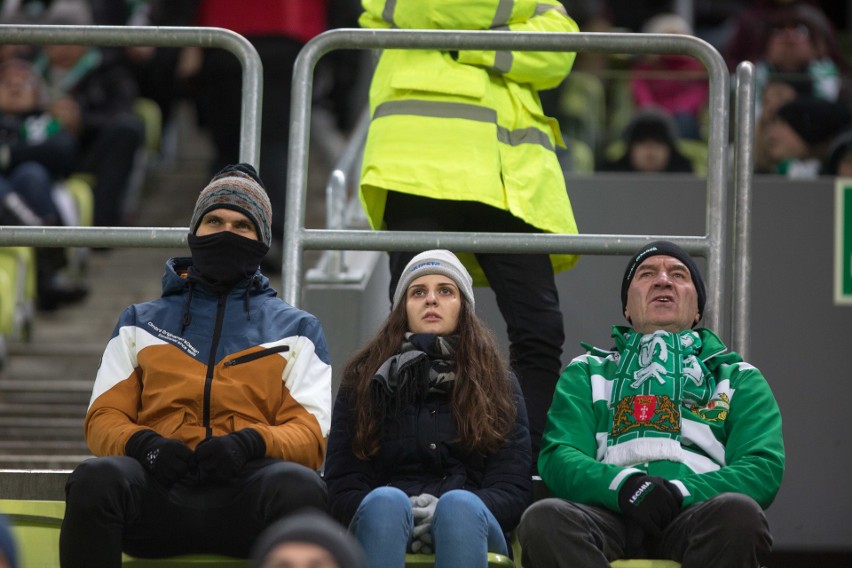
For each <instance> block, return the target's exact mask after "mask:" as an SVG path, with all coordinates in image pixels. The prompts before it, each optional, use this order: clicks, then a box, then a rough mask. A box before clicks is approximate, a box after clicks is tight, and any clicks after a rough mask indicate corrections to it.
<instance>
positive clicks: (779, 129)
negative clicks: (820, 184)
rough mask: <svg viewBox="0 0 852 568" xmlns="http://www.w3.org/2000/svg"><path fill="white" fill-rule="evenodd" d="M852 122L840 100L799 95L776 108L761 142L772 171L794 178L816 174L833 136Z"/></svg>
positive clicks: (827, 153)
mask: <svg viewBox="0 0 852 568" xmlns="http://www.w3.org/2000/svg"><path fill="white" fill-rule="evenodd" d="M850 124H852V113H850V111H849V109H848V108H847V107H846V106H845V105H843V104H841V103H835V102H829V101H826V100H823V99H819V98H816V97H812V96H799V97H796V98H795V99H793V100H792V101H790V102H788V103H787V104H785V105H783V106H782V107H781V108H779V109H778V112H777V113H776V116H775V119H774V120H773V121H772V122H771V123H770V124H769V126H768V128H767V129H766V134H765V139H764V142H763V144H764V145H765V148H766V154H767V156H768V158H769V159H770V160H771V162H772V163H773V164H774V173H779V174H784V175H787V176H788V177H795V178H813V177H816V176H817V175H819V173H820V170H821V169H822V165H823V162H825V161H826V160H827V159H828V157H829V150H830V146H831V142H832V140H833V139H834V137H835V136H837V135H838V134H839V133H841V132H842V131H843V130H845V129H846V128H848V127H849V126H850Z"/></svg>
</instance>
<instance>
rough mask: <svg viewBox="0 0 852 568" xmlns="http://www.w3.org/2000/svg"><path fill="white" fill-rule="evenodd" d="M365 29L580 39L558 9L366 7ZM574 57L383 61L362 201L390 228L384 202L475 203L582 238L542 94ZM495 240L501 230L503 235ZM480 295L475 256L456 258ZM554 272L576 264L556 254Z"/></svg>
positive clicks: (475, 55)
mask: <svg viewBox="0 0 852 568" xmlns="http://www.w3.org/2000/svg"><path fill="white" fill-rule="evenodd" d="M363 6H364V8H365V10H366V11H365V12H364V13H363V14H362V15H361V18H360V24H361V26H363V27H367V28H405V29H455V30H512V31H535V32H576V31H578V27H577V24H576V23H575V22H574V21H573V20H572V19H571V18H570V17H568V15H567V14H566V13H565V9H564V8H563V6H562V5H561V4H560V3H559V2H558V1H556V0H514V1H513V0H363ZM574 56H575V54H574V53H568V52H530V51H496V52H495V51H472V50H471V51H459V52H450V51H438V50H410V49H395V50H385V51H384V52H383V53H382V55H381V57H380V58H379V61H378V64H377V67H376V70H375V74H374V76H373V80H372V84H371V87H370V112H371V116H372V121H371V123H370V129H369V133H368V136H367V142H366V147H365V150H364V158H363V166H362V172H361V193H360V196H361V202H362V205H363V206H364V209H365V211H366V213H367V217H368V218H369V221H370V225H371V226H372V228H373V229H384V228H385V225H384V212H385V202H386V197H387V192H388V191H399V192H404V193H409V194H414V195H420V196H424V197H429V198H433V199H446V200H459V201H477V202H481V203H484V204H486V205H490V206H492V207H497V208H499V209H502V210H505V211H508V212H510V213H512V214H513V215H514V216H516V217H518V218H520V219H523V220H524V221H526V222H527V223H528V224H530V225H532V226H534V227H537V228H539V229H541V230H542V231H544V232H548V233H560V234H576V233H577V225H576V222H575V221H574V213H573V211H572V208H571V202H570V201H569V199H568V193H567V191H566V188H565V179H564V177H563V174H562V169H561V167H560V165H559V163H558V160H557V158H556V154H555V148H556V146H557V145H558V146H560V147H564V142H563V141H562V136H561V134H560V131H559V125H558V124H557V122H556V120H555V119H553V118H550V117H548V116H545V115H544V112H543V111H542V107H541V101H540V100H539V96H538V90H539V89H550V88H554V87H556V86H557V85H559V83H561V82H562V80H563V79H564V78H565V76H566V75H567V74H568V72H569V71H570V70H571V66H572V65H573V63H574ZM497 230H499V229H497ZM460 257H461V258H462V260H463V261H464V262H465V264H466V265H467V267H468V269H469V270H470V271H471V274H472V275H473V277H474V281H475V283H476V284H477V285H484V284H487V281H486V280H485V278H484V275H483V274H482V270H481V269H480V267H479V266H478V264H477V263H476V261H475V258H474V257H473V255H469V254H467V255H465V254H462V255H460ZM551 259H552V260H553V265H554V269H555V270H556V271H559V270H564V269H566V268H571V267H572V266H573V265H574V264H575V263H576V261H577V257H576V256H575V255H551Z"/></svg>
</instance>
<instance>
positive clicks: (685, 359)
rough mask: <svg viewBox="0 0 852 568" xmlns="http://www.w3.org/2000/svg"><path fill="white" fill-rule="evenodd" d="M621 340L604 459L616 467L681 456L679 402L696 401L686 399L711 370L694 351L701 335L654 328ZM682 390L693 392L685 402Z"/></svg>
mask: <svg viewBox="0 0 852 568" xmlns="http://www.w3.org/2000/svg"><path fill="white" fill-rule="evenodd" d="M626 340H627V343H626V345H625V347H624V348H623V349H622V350H621V352H620V359H619V362H618V368H617V370H616V373H615V378H614V380H613V381H612V392H611V394H610V411H609V412H610V429H609V437H608V439H607V450H606V455H605V456H604V459H603V461H604V463H610V464H615V465H620V466H629V465H635V464H639V463H644V462H649V461H657V460H670V461H676V462H680V461H683V451H684V450H683V449H682V448H681V445H680V442H681V425H682V419H681V408H682V406H683V404H684V402H686V406H687V407H691V406H693V404H694V403H695V402H698V401H694V400H690V399H692V398H693V396H694V395H693V393H695V391H696V390H698V391H699V392H701V391H706V387H705V382H706V381H707V379H708V377H709V374H710V373H709V371H708V370H707V368H706V367H705V366H704V364H703V363H702V362H701V361H700V360H699V358H698V357H697V356H696V355H697V354H698V353H700V351H701V338H700V337H699V335H698V333H696V332H695V331H692V330H687V331H682V332H680V333H671V332H667V331H662V330H658V331H655V332H654V333H649V334H645V335H643V334H640V333H636V332H634V331H630V332H629V333H628V336H627V337H626ZM689 383H692V384H691V385H690V384H689ZM696 387H697V388H696ZM686 391H692V393H690V395H693V396H687V400H686V401H684V393H685V392H686ZM702 394H703V392H702ZM700 398H704V397H703V396H700Z"/></svg>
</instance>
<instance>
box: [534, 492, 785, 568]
mask: <svg viewBox="0 0 852 568" xmlns="http://www.w3.org/2000/svg"><path fill="white" fill-rule="evenodd" d="M631 528H632V527H628V525H627V523H625V521H624V517H623V516H622V515H621V514H619V513H615V512H613V511H610V510H608V509H603V508H601V507H593V506H590V505H581V504H579V503H572V502H570V501H564V500H562V499H556V498H550V499H543V500H541V501H536V502H535V503H533V504H532V506H530V507H529V508H528V509H527V510H526V511H525V512H524V515H523V517H522V518H521V524H520V527H519V528H518V539H519V541H520V543H521V549H522V550H523V564H524V566H525V568H576V567H578V566H583V567H584V568H598V567H599V568H609V565H610V561H612V560H616V559H620V558H660V559H670V560H674V561H676V562H680V564H681V566H682V567H683V568H706V567H707V566H724V567H725V568H758V567H759V566H763V565H764V564H765V563H766V562H767V560H768V558H769V553H770V551H771V549H772V535H771V534H770V533H769V524H768V523H767V521H766V515H764V513H763V510H762V509H761V508H760V506H759V505H758V504H757V503H756V502H755V501H754V500H753V499H751V498H750V497H747V496H746V495H743V494H741V493H722V494H720V495H717V496H716V497H713V498H712V499H709V500H707V501H703V502H701V503H696V504H695V505H691V506H689V507H687V508H686V509H684V510H683V512H682V513H681V514H680V515H678V516H677V517H676V518H675V519H674V520H673V521H672V522H671V524H669V526H668V527H666V529H665V530H664V531H663V534H662V537H661V538H660V539H659V541H658V542H649V541H647V540H646V541H645V543H644V544H643V545H641V546H635V545H633V544H630V541H633V540H634V539H633V538H632V536H633V535H634V534H635V532H634V530H641V529H638V528H636V529H633V530H630V529H631ZM639 542H641V539H639Z"/></svg>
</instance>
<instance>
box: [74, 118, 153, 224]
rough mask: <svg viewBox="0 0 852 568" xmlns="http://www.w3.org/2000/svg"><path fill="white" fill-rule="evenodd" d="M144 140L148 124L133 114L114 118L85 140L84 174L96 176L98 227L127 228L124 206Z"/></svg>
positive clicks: (96, 222)
mask: <svg viewBox="0 0 852 568" xmlns="http://www.w3.org/2000/svg"><path fill="white" fill-rule="evenodd" d="M144 139H145V125H144V124H143V123H142V120H141V119H140V118H139V117H138V116H136V115H135V114H133V113H130V112H127V113H122V114H118V115H116V116H114V117H113V118H112V119H111V120H110V121H109V122H108V123H106V124H104V125H103V126H102V127H100V128H99V129H98V132H97V134H95V135H94V137H93V138H92V139H91V140H88V141H86V142H85V143H84V144H83V145H84V150H83V159H82V160H81V162H80V163H79V164H78V167H79V169H80V170H81V171H84V172H88V173H91V174H94V176H95V187H94V188H93V190H94V194H95V211H94V224H95V226H97V227H113V226H122V225H126V224H127V223H126V218H125V211H124V207H125V204H126V201H127V194H128V190H129V189H130V177H131V174H132V173H133V168H134V165H135V163H136V153H137V151H138V150H139V149H140V148H141V147H142V144H143V142H144Z"/></svg>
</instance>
